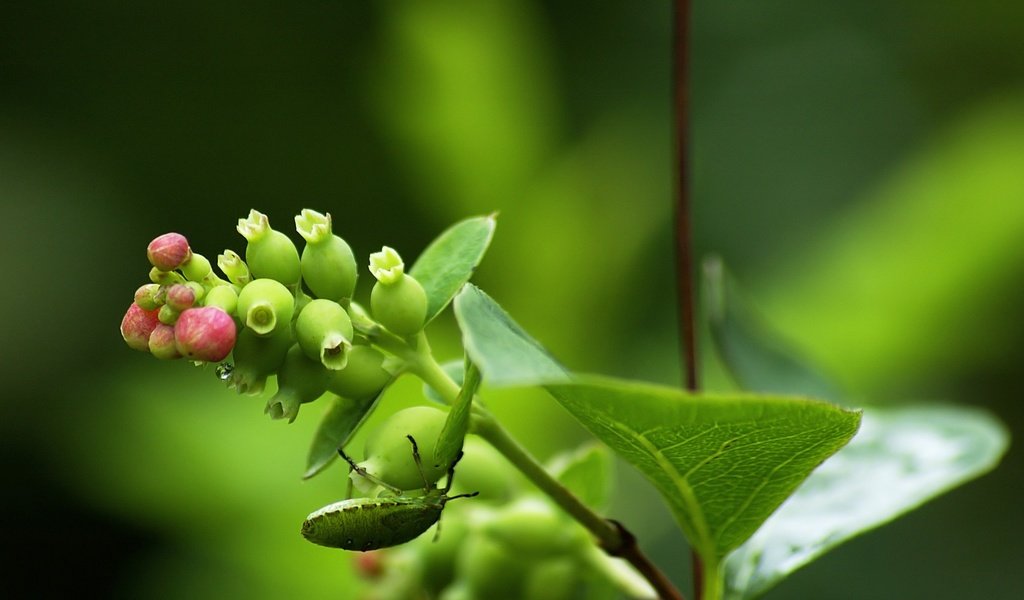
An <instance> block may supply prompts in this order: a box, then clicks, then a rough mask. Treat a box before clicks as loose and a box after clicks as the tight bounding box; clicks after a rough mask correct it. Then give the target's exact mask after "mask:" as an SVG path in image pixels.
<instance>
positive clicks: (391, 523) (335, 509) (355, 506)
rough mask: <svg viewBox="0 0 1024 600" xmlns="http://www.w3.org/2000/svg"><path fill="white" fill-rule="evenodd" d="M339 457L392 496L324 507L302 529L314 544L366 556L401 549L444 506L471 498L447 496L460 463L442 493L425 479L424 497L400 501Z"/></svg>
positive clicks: (415, 452) (415, 449)
mask: <svg viewBox="0 0 1024 600" xmlns="http://www.w3.org/2000/svg"><path fill="white" fill-rule="evenodd" d="M406 437H407V438H409V441H410V442H411V443H412V452H413V458H414V459H415V460H416V464H417V465H420V464H421V462H420V453H419V448H418V447H417V445H416V440H415V439H413V437H412V436H411V435H409V436H406ZM338 453H339V454H340V455H341V457H342V458H344V459H345V460H346V461H347V462H348V464H349V465H350V466H351V467H352V469H353V470H355V471H356V472H357V473H359V474H360V475H362V476H363V477H366V478H368V479H370V480H371V481H373V482H374V483H377V484H379V485H381V486H383V487H385V488H387V489H389V490H390V491H392V492H394V493H395V494H396V495H395V496H388V497H384V498H351V499H348V500H342V501H340V502H335V503H334V504H328V505H327V506H325V507H323V508H321V509H320V510H317V511H314V512H313V513H311V514H310V515H309V516H308V517H306V521H305V522H304V523H303V524H302V535H303V537H305V538H306V539H307V540H309V541H311V542H313V543H314V544H319V545H321V546H327V547H330V548H342V549H344V550H358V551H360V552H367V551H369V550H377V549H378V548H387V547H389V546H397V545H398V544H404V543H405V542H408V541H410V540H412V539H415V538H417V537H419V535H420V534H422V533H423V532H424V531H426V530H427V529H430V526H431V525H433V524H434V523H437V522H438V521H439V520H440V519H441V511H443V510H444V506H445V504H447V503H448V501H450V500H455V499H456V498H471V497H473V496H476V495H477V494H478V493H479V492H473V493H472V494H459V495H458V496H448V492H449V490H451V488H452V481H453V479H454V476H455V465H456V463H458V462H459V458H461V457H462V455H461V453H460V455H459V457H458V458H456V459H455V461H454V462H453V463H452V465H451V467H449V468H448V481H447V483H446V484H445V486H444V487H443V488H441V487H434V486H433V485H431V484H430V483H429V482H428V481H427V480H426V477H424V479H423V485H424V494H423V495H422V496H412V497H410V496H402V495H401V493H402V491H401V490H399V489H397V488H394V487H392V486H390V485H388V484H386V483H384V482H382V481H380V480H378V479H377V478H375V477H373V476H372V475H370V474H369V473H367V472H366V471H365V470H364V469H363V468H361V467H359V466H358V465H356V464H355V463H354V462H353V461H352V459H351V458H349V457H348V456H347V455H345V453H344V452H343V451H342V450H341V449H339V450H338Z"/></svg>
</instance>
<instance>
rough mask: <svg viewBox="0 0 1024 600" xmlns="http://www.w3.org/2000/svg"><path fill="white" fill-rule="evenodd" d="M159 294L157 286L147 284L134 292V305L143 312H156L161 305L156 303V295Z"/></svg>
mask: <svg viewBox="0 0 1024 600" xmlns="http://www.w3.org/2000/svg"><path fill="white" fill-rule="evenodd" d="M159 293H160V286H159V285H157V284H155V283H147V284H146V285H144V286H142V287H140V288H139V289H137V290H135V304H138V305H139V307H140V308H142V309H143V310H156V309H158V308H160V304H161V303H160V302H158V301H157V294H159Z"/></svg>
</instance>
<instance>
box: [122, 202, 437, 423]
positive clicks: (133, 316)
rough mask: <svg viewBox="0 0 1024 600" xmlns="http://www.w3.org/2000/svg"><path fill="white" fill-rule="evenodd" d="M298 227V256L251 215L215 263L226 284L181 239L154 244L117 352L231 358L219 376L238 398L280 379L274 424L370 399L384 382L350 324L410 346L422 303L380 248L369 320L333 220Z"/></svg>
mask: <svg viewBox="0 0 1024 600" xmlns="http://www.w3.org/2000/svg"><path fill="white" fill-rule="evenodd" d="M295 226H296V230H297V231H298V233H299V235H300V236H301V237H302V238H303V240H304V241H305V246H304V247H303V249H302V252H301V254H300V252H299V250H298V248H296V246H295V244H294V243H293V242H292V240H291V239H290V238H289V237H288V236H287V235H285V234H284V233H282V232H280V231H276V230H274V229H273V228H272V227H271V226H270V222H269V220H268V219H267V216H266V215H264V214H262V213H260V212H258V211H256V210H253V211H250V213H249V216H248V217H247V218H244V219H239V221H238V227H237V229H238V232H239V233H240V234H241V235H242V236H243V237H244V238H245V239H246V242H247V245H246V248H245V259H244V260H243V259H242V257H241V256H240V255H239V254H237V253H235V252H233V251H231V250H225V251H224V253H223V254H221V255H220V256H218V257H217V266H218V268H219V269H220V271H221V272H222V273H223V275H224V276H225V277H226V280H225V279H222V278H221V277H219V276H218V275H217V274H216V273H214V271H213V268H212V266H211V264H210V261H209V260H208V259H206V258H205V257H204V256H203V255H201V254H198V253H196V252H194V251H193V250H192V249H191V247H190V246H189V243H188V240H187V239H186V238H185V237H184V236H182V235H181V234H178V233H167V234H164V235H161V236H159V237H157V238H156V239H154V240H153V241H152V242H151V243H150V244H149V247H148V249H147V256H148V258H149V262H150V263H151V264H152V265H153V268H152V270H151V271H150V273H149V279H150V282H151V283H148V284H146V285H143V286H142V287H140V288H139V289H138V291H137V292H136V293H135V301H134V302H133V303H132V305H131V306H129V307H128V311H127V312H126V313H125V316H124V319H123V320H122V322H121V335H122V336H123V337H124V340H125V342H126V343H127V344H128V345H129V346H130V347H131V348H134V349H136V350H140V351H144V352H149V353H151V354H152V355H153V356H156V357H157V358H160V359H165V360H170V359H177V358H187V359H190V360H193V361H196V362H197V363H218V362H221V361H224V360H226V359H227V358H228V355H229V354H231V355H232V358H231V362H230V363H227V362H226V363H224V364H222V365H221V366H220V367H218V375H219V376H220V377H221V379H223V380H225V381H226V382H227V383H228V385H229V387H231V388H233V389H236V390H237V391H239V392H240V393H246V394H259V393H260V392H262V391H263V389H264V386H265V384H266V381H267V378H268V377H270V376H274V375H276V376H277V383H278V391H277V393H276V394H275V395H274V397H273V398H271V399H270V400H269V401H268V402H267V407H266V412H267V413H268V414H269V415H270V416H271V417H272V418H275V419H288V420H289V421H293V420H294V419H295V417H296V415H297V414H298V411H299V407H300V405H301V404H303V403H306V402H311V401H313V400H316V399H317V398H319V397H321V396H322V395H324V394H325V393H326V392H328V391H330V392H333V393H335V394H338V395H339V396H342V397H345V398H353V399H364V398H369V397H372V396H375V395H376V394H378V393H379V392H380V390H381V389H382V388H383V387H384V386H385V385H386V384H387V382H388V381H389V380H390V379H391V377H392V374H391V373H389V372H388V371H387V370H386V369H385V368H384V366H385V357H384V355H383V354H382V353H381V352H380V351H379V350H377V349H376V348H373V347H372V346H370V345H369V344H368V343H367V342H366V340H365V339H363V338H362V337H361V336H360V335H359V333H358V332H357V331H356V329H355V328H354V327H353V320H357V321H360V322H369V323H372V324H373V326H374V327H377V328H383V329H385V330H386V331H388V332H390V333H391V334H394V335H395V336H396V337H399V338H407V337H409V336H414V335H416V334H417V333H418V332H419V331H420V330H421V329H422V328H423V325H424V322H425V321H426V313H427V296H426V293H425V292H424V291H423V288H422V286H421V285H420V284H419V283H418V282H417V281H416V280H415V279H414V278H413V277H412V276H410V275H408V274H406V273H405V265H404V263H403V262H402V259H401V257H400V256H399V255H398V253H397V252H395V251H394V250H393V249H391V248H388V247H386V246H385V247H384V248H383V249H382V250H381V251H380V252H377V253H374V254H373V255H371V257H370V262H369V265H370V267H369V268H370V272H371V273H372V274H373V275H374V277H375V278H376V279H377V281H376V284H375V285H374V288H373V290H372V293H371V301H370V312H369V313H368V312H367V311H366V310H365V309H363V308H362V307H360V306H359V305H358V304H356V303H354V302H352V295H353V293H354V292H355V289H356V282H357V279H358V273H357V268H356V260H355V256H354V255H353V253H352V249H351V248H350V247H349V245H348V244H347V243H346V242H345V240H343V239H342V238H341V237H339V236H337V235H335V234H334V233H333V231H332V227H331V215H330V214H322V213H319V212H317V211H314V210H310V209H305V210H303V211H302V212H301V213H299V215H297V216H296V217H295ZM371 314H372V317H371V316H370V315H371Z"/></svg>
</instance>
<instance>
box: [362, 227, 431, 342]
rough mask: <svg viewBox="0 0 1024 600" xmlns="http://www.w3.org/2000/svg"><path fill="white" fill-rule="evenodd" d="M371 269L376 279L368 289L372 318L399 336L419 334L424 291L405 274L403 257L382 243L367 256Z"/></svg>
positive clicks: (423, 319)
mask: <svg viewBox="0 0 1024 600" xmlns="http://www.w3.org/2000/svg"><path fill="white" fill-rule="evenodd" d="M370 272H371V273H373V276H374V277H376V278H377V283H375V284H374V286H373V290H372V291H371V292H370V310H371V311H373V316H374V318H376V319H377V321H378V322H380V324H381V325H383V326H384V327H386V328H387V329H389V330H391V331H392V332H394V333H397V334H398V335H403V336H411V335H415V334H416V333H419V331H420V330H421V329H423V325H424V324H425V323H426V320H427V293H426V292H425V291H424V290H423V286H421V285H420V283H419V282H418V281H416V280H415V279H414V278H413V277H412V276H411V275H406V274H405V264H404V263H403V262H402V258H401V257H400V256H399V255H398V253H397V252H395V251H394V250H393V249H392V248H389V247H387V246H384V248H383V249H382V250H381V251H380V252H375V253H373V254H371V255H370Z"/></svg>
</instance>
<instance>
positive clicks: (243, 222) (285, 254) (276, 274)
mask: <svg viewBox="0 0 1024 600" xmlns="http://www.w3.org/2000/svg"><path fill="white" fill-rule="evenodd" d="M238 233H240V234H242V236H243V237H244V238H245V239H246V240H247V241H248V242H249V243H248V245H246V248H245V261H246V262H247V263H248V264H249V270H250V271H251V272H252V276H253V277H254V278H262V277H265V278H269V279H274V280H276V281H279V282H281V283H283V284H284V285H287V286H291V287H293V288H294V287H295V285H297V284H298V282H299V276H300V272H301V267H300V265H299V251H298V250H296V249H295V244H294V243H292V241H291V239H290V238H289V237H288V236H287V235H285V234H283V233H281V232H280V231H276V230H274V229H272V228H271V227H270V222H269V220H268V219H267V215H265V214H263V213H261V212H259V211H256V210H251V211H249V216H248V218H245V219H239V220H238Z"/></svg>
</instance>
